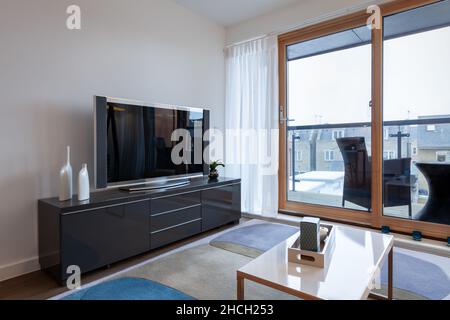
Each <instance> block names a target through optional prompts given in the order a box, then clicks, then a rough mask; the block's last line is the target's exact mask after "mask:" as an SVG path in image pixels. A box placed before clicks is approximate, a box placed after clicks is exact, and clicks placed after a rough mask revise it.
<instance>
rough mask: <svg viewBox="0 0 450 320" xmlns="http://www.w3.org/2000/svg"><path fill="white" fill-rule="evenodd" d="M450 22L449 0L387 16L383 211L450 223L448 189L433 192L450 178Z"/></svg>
mask: <svg viewBox="0 0 450 320" xmlns="http://www.w3.org/2000/svg"><path fill="white" fill-rule="evenodd" d="M449 24H450V5H449V2H448V1H444V2H440V3H437V4H433V5H428V6H424V7H420V8H417V9H413V10H409V11H406V12H402V13H398V14H394V15H391V16H388V17H385V23H384V39H385V40H384V130H385V131H387V132H389V134H388V135H387V139H386V140H385V141H384V149H383V150H384V154H389V157H387V158H388V159H389V160H390V161H386V162H385V163H384V173H385V174H384V181H383V187H384V214H385V215H389V216H396V217H400V218H407V219H415V220H422V221H428V222H436V223H446V224H450V214H449V212H450V206H449V205H448V204H445V203H442V201H445V202H447V201H448V200H446V199H440V194H443V195H445V192H444V193H443V190H434V193H432V192H430V186H434V185H436V184H437V183H439V181H440V180H441V179H440V178H439V177H436V176H439V175H442V174H444V175H445V174H446V172H448V173H447V179H449V178H450V166H449V165H448V162H447V157H446V155H447V153H448V152H450V90H449V88H450V78H449V75H450V60H449V57H450V26H449ZM390 150H397V151H396V153H393V151H390ZM443 179H445V177H443ZM449 181H450V180H449ZM436 188H440V189H446V190H450V188H449V187H448V186H446V185H436ZM447 196H448V197H450V192H449V193H447ZM440 202H441V203H440ZM427 203H428V204H429V205H428V206H426V205H427Z"/></svg>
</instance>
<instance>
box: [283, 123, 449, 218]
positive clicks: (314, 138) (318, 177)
mask: <svg viewBox="0 0 450 320" xmlns="http://www.w3.org/2000/svg"><path fill="white" fill-rule="evenodd" d="M383 125H384V126H383V134H384V137H383V143H384V148H383V158H384V159H385V162H384V163H385V167H386V169H385V171H386V172H385V175H388V174H389V171H390V170H392V169H391V168H390V167H389V166H391V167H392V166H393V165H394V166H395V165H396V164H395V161H394V162H389V160H395V159H410V163H411V165H410V168H409V169H408V171H409V172H408V174H409V175H410V180H408V181H409V182H408V183H407V187H408V188H409V189H408V190H410V193H411V195H410V197H411V200H410V201H409V202H410V205H409V206H408V205H406V206H404V205H402V204H403V203H404V202H401V201H396V200H398V199H394V200H395V201H393V202H392V199H390V200H389V198H388V199H387V200H386V199H385V200H386V201H387V202H392V203H393V206H392V207H389V208H385V214H389V215H395V216H400V217H405V218H408V217H409V218H413V217H414V215H415V214H417V213H418V212H419V211H420V210H421V209H422V207H423V205H424V204H425V203H426V201H427V198H428V194H429V191H428V184H427V181H426V179H425V177H424V176H423V175H422V174H421V172H420V170H418V168H417V167H416V165H415V164H416V162H435V161H438V160H440V161H442V160H443V161H446V162H450V116H448V117H447V116H445V117H442V116H441V117H434V118H420V119H415V120H402V121H386V122H384V123H383ZM343 137H347V138H349V137H362V138H364V141H365V146H366V152H367V157H368V158H369V161H370V157H371V123H369V122H360V123H342V124H320V125H307V126H290V127H288V153H287V154H288V159H287V160H288V166H287V169H288V170H289V171H288V179H289V181H287V184H288V190H289V193H288V198H289V200H290V201H299V202H306V203H313V204H321V205H326V206H336V207H342V206H345V207H349V208H352V209H360V210H365V211H366V210H369V211H370V208H365V207H361V206H360V205H358V204H354V203H352V202H346V201H345V199H344V198H345V195H344V190H343V188H344V178H345V170H346V169H345V166H344V159H343V155H342V154H341V151H340V149H339V146H338V144H337V142H336V139H339V138H343ZM443 152H444V154H443V155H442V153H443ZM445 152H448V153H447V156H445V155H446V154H445ZM438 153H440V154H441V155H440V157H441V158H439V157H438V155H437V154H438ZM369 178H370V177H369ZM396 183H397V182H396ZM392 185H394V186H393V187H392ZM389 186H390V188H392V189H391V191H390V193H391V195H392V194H394V193H395V192H400V191H398V190H400V189H396V187H398V188H401V186H398V183H397V186H396V185H395V184H393V183H390V184H389ZM385 187H386V186H385ZM386 188H387V187H386ZM369 192H370V190H369ZM369 196H370V194H369ZM403 196H404V195H403ZM396 197H402V195H401V192H400V193H398V195H397V196H396ZM395 204H400V205H398V206H395ZM386 205H387V204H386Z"/></svg>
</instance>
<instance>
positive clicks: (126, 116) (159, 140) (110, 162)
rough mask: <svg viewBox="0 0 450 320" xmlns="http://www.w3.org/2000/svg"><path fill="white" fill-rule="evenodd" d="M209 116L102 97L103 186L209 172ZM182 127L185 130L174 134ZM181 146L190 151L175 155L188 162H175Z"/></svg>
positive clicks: (100, 159)
mask: <svg viewBox="0 0 450 320" xmlns="http://www.w3.org/2000/svg"><path fill="white" fill-rule="evenodd" d="M208 116H209V112H208V111H206V110H203V109H198V108H187V107H172V106H149V105H139V104H137V103H136V104H135V103H128V102H123V101H120V100H113V99H108V98H102V97H97V103H96V117H97V119H96V140H97V143H96V145H97V150H96V155H97V187H98V188H102V187H106V186H108V185H117V184H124V183H132V182H137V181H146V180H147V179H152V178H162V177H174V176H188V175H192V174H203V173H204V171H205V170H204V169H205V164H204V161H203V157H202V155H203V148H204V143H203V133H204V132H205V130H207V127H208V122H209V121H208ZM177 129H184V130H183V131H181V133H180V134H179V135H173V134H174V132H175V130H177ZM184 139H187V141H184ZM99 140H100V141H99ZM180 142H183V146H185V147H184V149H183V150H181V152H180V151H179V148H178V149H176V150H175V151H176V153H175V154H176V155H178V156H179V157H180V158H183V160H184V161H183V162H181V163H180V159H178V160H177V161H174V159H173V158H172V151H174V147H175V146H176V145H178V144H180ZM195 148H197V149H195ZM189 149H190V150H192V152H187V154H186V155H185V154H184V153H183V152H184V151H186V150H189ZM194 150H195V151H196V152H197V156H196V153H195V152H194ZM104 153H106V154H104ZM199 155H200V157H199ZM187 159H188V161H186V160H187ZM105 182H106V185H105Z"/></svg>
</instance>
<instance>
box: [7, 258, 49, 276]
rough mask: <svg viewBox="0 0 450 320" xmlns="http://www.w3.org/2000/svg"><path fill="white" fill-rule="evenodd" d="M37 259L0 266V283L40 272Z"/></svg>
mask: <svg viewBox="0 0 450 320" xmlns="http://www.w3.org/2000/svg"><path fill="white" fill-rule="evenodd" d="M40 269H41V267H40V265H39V258H38V257H34V258H30V259H26V260H22V261H19V262H15V263H11V264H7V265H4V266H0V282H1V281H5V280H9V279H13V278H16V277H19V276H22V275H24V274H27V273H31V272H35V271H38V270H40Z"/></svg>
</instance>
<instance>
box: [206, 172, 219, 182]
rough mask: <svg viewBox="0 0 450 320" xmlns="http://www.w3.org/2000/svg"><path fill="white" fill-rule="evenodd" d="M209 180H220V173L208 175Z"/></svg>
mask: <svg viewBox="0 0 450 320" xmlns="http://www.w3.org/2000/svg"><path fill="white" fill-rule="evenodd" d="M208 178H209V180H217V178H219V172H218V171H217V170H212V171H210V172H209V175H208Z"/></svg>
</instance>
